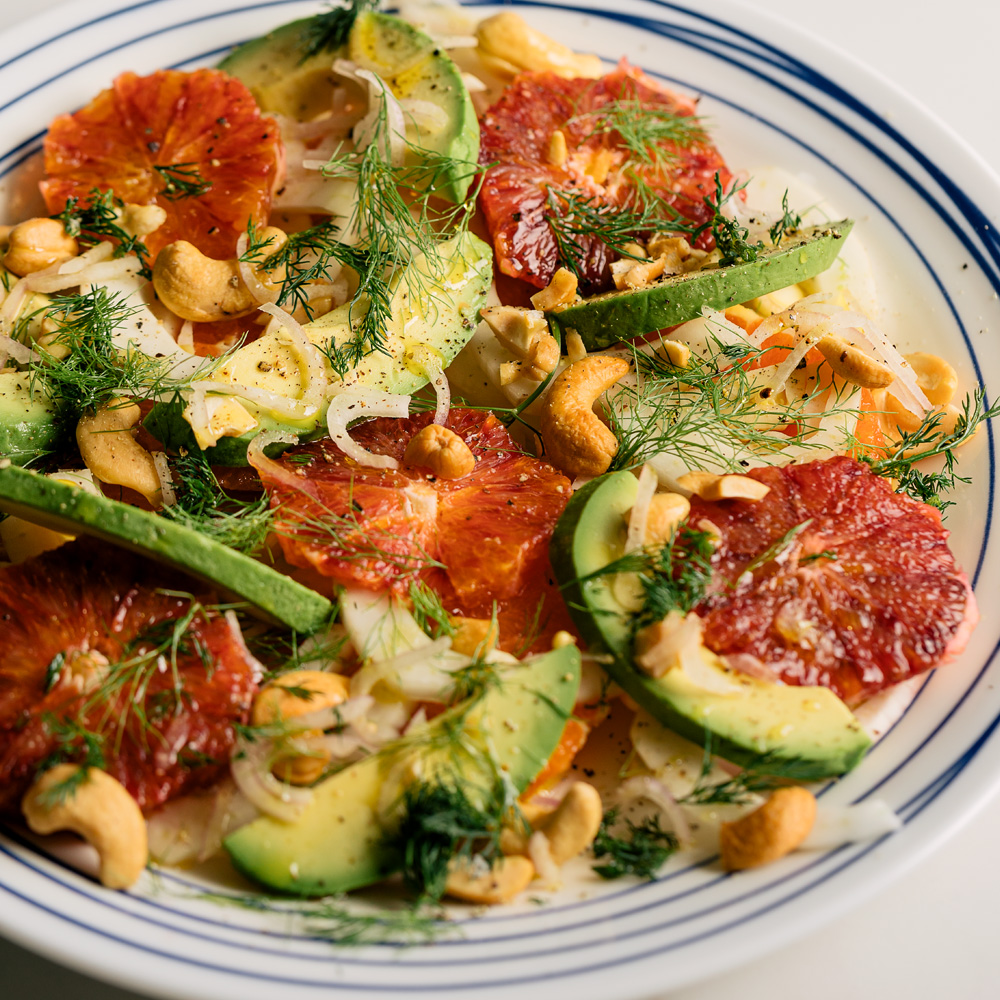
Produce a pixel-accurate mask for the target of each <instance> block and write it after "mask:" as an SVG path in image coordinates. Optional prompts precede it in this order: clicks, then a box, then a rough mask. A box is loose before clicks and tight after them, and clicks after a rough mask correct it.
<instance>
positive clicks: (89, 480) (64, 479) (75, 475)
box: [48, 469, 104, 497]
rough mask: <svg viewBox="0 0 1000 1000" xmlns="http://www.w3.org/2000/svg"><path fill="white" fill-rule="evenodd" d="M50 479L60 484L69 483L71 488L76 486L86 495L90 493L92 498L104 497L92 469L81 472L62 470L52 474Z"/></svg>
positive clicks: (49, 476)
mask: <svg viewBox="0 0 1000 1000" xmlns="http://www.w3.org/2000/svg"><path fill="white" fill-rule="evenodd" d="M48 478H49V479H55V480H56V481H57V482H60V483H68V484H69V485H70V486H76V487H77V488H78V489H81V490H83V491H84V493H89V494H90V495H91V496H95V497H101V496H104V494H103V493H102V492H101V490H100V488H99V487H98V486H97V484H96V483H95V482H94V474H93V473H92V472H91V471H90V469H81V470H79V471H77V470H72V469H60V470H59V471H58V472H50V473H49V475H48Z"/></svg>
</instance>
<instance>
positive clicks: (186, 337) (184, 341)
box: [177, 319, 194, 354]
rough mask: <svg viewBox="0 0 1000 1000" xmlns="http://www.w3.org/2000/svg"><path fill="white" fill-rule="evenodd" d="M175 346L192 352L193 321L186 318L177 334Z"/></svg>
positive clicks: (189, 352)
mask: <svg viewBox="0 0 1000 1000" xmlns="http://www.w3.org/2000/svg"><path fill="white" fill-rule="evenodd" d="M177 346H178V347H179V348H180V349H181V350H182V351H187V353H188V354H194V323H192V322H191V320H189V319H186V320H184V322H183V323H181V328H180V331H179V332H178V334H177Z"/></svg>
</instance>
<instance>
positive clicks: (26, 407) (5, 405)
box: [0, 371, 66, 465]
mask: <svg viewBox="0 0 1000 1000" xmlns="http://www.w3.org/2000/svg"><path fill="white" fill-rule="evenodd" d="M32 382H33V379H32V376H31V375H30V374H28V373H26V372H16V371H7V372H0V455H2V456H4V457H5V458H9V459H10V460H11V461H12V462H13V463H14V464H15V465H26V464H27V463H28V462H30V461H31V460H32V459H35V458H38V457H40V456H41V455H45V454H47V453H49V452H53V451H55V450H56V449H57V448H58V447H59V446H60V445H61V444H62V443H63V442H64V441H65V439H66V428H65V426H64V423H63V421H62V419H61V417H60V413H59V407H58V406H57V405H56V403H55V401H54V400H53V399H52V397H51V396H49V394H48V393H47V392H46V391H45V388H44V386H43V385H42V383H41V381H40V380H34V383H35V384H32Z"/></svg>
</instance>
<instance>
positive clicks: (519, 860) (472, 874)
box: [445, 855, 535, 906]
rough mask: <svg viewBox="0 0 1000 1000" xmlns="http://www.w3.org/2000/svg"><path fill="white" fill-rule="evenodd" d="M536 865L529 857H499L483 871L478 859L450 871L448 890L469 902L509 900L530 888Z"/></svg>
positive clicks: (446, 889)
mask: <svg viewBox="0 0 1000 1000" xmlns="http://www.w3.org/2000/svg"><path fill="white" fill-rule="evenodd" d="M534 877H535V866H534V865H533V864H532V863H531V862H530V861H529V860H528V859H527V858H525V857H521V856H520V855H514V856H513V857H501V858H497V859H496V860H495V861H494V862H493V865H492V866H491V867H490V868H487V869H486V870H485V871H483V872H479V871H478V870H477V868H476V864H475V862H472V863H465V864H462V865H455V866H453V868H452V869H451V871H450V872H449V873H448V881H447V882H446V883H445V892H446V893H447V894H448V895H449V896H454V897H455V898H456V899H464V900H465V901H466V902H468V903H480V904H484V905H486V906H493V905H495V904H497V903H509V902H510V901H511V900H512V899H513V898H514V897H515V896H517V895H519V894H520V893H522V892H524V890H525V889H527V888H528V885H529V884H530V882H531V880H532V879H533V878H534Z"/></svg>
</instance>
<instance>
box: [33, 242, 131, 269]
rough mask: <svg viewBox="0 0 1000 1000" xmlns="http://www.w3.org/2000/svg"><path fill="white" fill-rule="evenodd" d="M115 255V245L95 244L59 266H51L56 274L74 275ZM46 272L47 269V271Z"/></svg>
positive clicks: (108, 243) (109, 243) (107, 243)
mask: <svg viewBox="0 0 1000 1000" xmlns="http://www.w3.org/2000/svg"><path fill="white" fill-rule="evenodd" d="M114 254H115V245H114V244H113V243H112V242H111V241H110V240H105V241H104V242H103V243H97V244H95V245H94V246H92V247H91V248H90V249H89V250H85V251H84V252H83V253H81V254H78V255H77V256H76V257H71V258H70V259H69V260H66V261H63V262H62V263H61V264H55V265H53V270H54V273H56V274H76V273H78V272H79V271H83V270H85V269H86V268H88V267H90V265H91V264H101V263H103V262H104V261H106V260H111V258H112V257H113V256H114ZM47 270H48V269H47ZM37 273H39V274H40V273H41V272H37Z"/></svg>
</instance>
